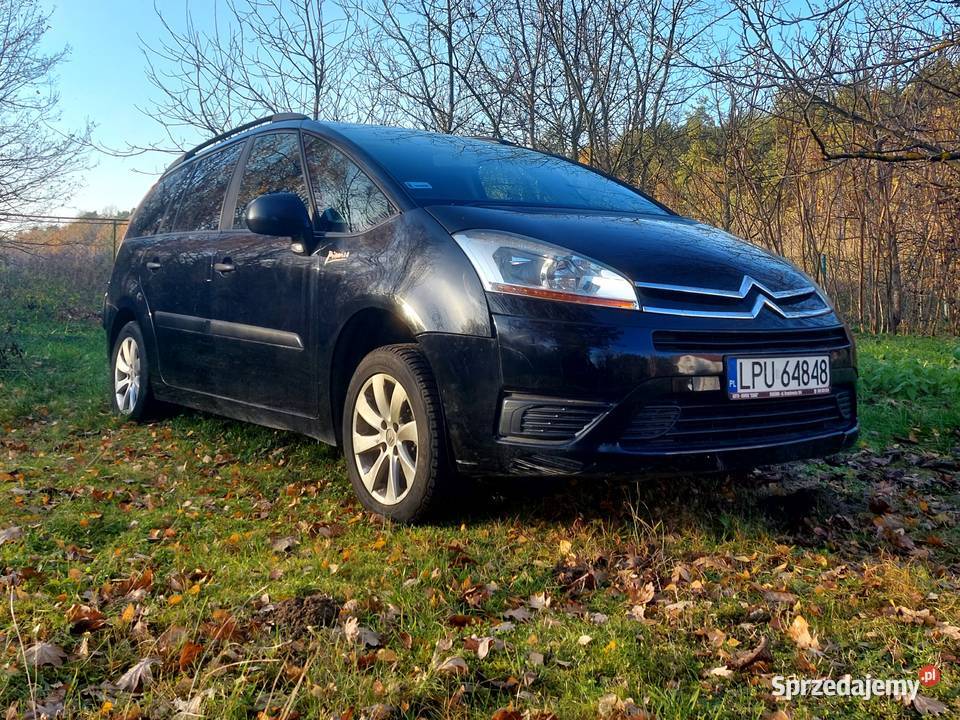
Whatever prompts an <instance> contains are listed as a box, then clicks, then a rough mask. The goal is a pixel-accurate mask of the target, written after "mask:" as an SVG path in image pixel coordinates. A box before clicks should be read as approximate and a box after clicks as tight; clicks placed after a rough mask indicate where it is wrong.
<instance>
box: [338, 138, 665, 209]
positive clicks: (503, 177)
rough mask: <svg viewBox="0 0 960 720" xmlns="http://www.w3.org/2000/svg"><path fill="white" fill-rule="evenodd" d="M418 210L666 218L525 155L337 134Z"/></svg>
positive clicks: (599, 178)
mask: <svg viewBox="0 0 960 720" xmlns="http://www.w3.org/2000/svg"><path fill="white" fill-rule="evenodd" d="M337 129H338V130H340V131H341V132H342V133H343V134H344V135H346V136H347V137H349V138H350V139H351V140H354V141H355V142H356V143H357V144H358V145H360V146H361V147H362V148H363V149H364V150H366V151H367V152H369V153H370V154H371V155H372V156H373V158H374V159H375V160H377V161H378V162H379V163H380V164H382V165H383V167H384V168H385V169H386V170H387V172H389V173H390V174H391V175H392V176H393V177H394V178H395V179H396V180H397V181H398V182H400V183H401V184H403V186H404V187H405V188H406V189H407V191H408V192H409V193H410V195H412V196H413V197H414V199H416V200H417V202H419V203H420V204H422V205H431V204H490V205H524V206H535V207H563V208H575V209H582V210H608V211H609V210H612V211H616V212H631V213H655V214H658V215H665V214H667V212H666V211H665V210H664V209H663V208H661V207H660V206H658V205H657V204H656V203H654V202H652V201H651V200H649V199H647V198H645V197H644V196H643V195H641V194H639V193H638V192H635V191H634V190H632V189H630V188H628V187H626V186H624V185H621V184H619V183H617V182H614V181H613V180H609V179H607V178H605V177H604V176H603V175H600V174H598V173H595V172H592V171H590V170H588V169H587V168H584V167H581V166H579V165H576V164H575V163H571V162H567V161H566V160H563V159H560V158H556V157H553V156H551V155H545V154H543V153H538V152H534V151H532V150H528V149H526V148H521V147H516V146H512V145H505V144H501V143H497V142H490V141H486V140H476V139H472V138H463V137H457V136H454V135H436V134H428V133H422V132H418V131H413V130H403V129H400V128H382V127H371V126H360V125H355V126H342V127H338V128H337Z"/></svg>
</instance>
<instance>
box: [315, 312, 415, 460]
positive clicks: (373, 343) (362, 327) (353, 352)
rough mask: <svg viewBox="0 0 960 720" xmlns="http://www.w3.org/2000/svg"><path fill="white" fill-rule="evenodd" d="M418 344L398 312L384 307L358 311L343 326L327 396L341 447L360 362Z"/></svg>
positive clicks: (336, 347)
mask: <svg viewBox="0 0 960 720" xmlns="http://www.w3.org/2000/svg"><path fill="white" fill-rule="evenodd" d="M416 342H417V337H416V333H415V330H414V328H412V327H411V326H410V324H409V323H408V322H407V321H406V320H405V319H404V318H403V316H401V315H400V314H399V313H398V312H396V311H394V310H391V309H388V308H384V307H379V306H371V307H366V308H363V309H361V310H358V311H357V312H355V313H354V314H353V315H351V316H350V318H349V319H348V320H347V321H346V322H345V323H344V324H343V326H342V327H341V328H340V331H339V333H337V339H336V343H335V344H334V349H333V353H332V355H331V362H330V375H329V388H328V395H327V397H328V399H329V406H330V420H331V425H332V429H333V435H334V438H335V440H336V443H337V445H341V443H342V441H343V438H342V433H341V425H342V420H343V404H344V401H345V400H346V396H347V387H348V386H349V385H350V380H351V378H352V377H353V373H354V371H355V370H356V369H357V366H359V365H360V361H361V360H363V358H365V357H366V356H367V355H368V354H369V353H371V352H373V351H374V350H376V349H377V348H380V347H384V346H385V345H393V344H396V343H416Z"/></svg>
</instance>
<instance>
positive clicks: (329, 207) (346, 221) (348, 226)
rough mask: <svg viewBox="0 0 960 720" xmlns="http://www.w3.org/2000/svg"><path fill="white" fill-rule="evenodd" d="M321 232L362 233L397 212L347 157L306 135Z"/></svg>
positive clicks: (318, 223)
mask: <svg viewBox="0 0 960 720" xmlns="http://www.w3.org/2000/svg"><path fill="white" fill-rule="evenodd" d="M303 147H304V150H305V151H306V159H307V169H308V170H309V173H310V186H311V188H312V189H313V197H314V199H315V200H316V204H317V211H318V212H319V213H320V215H319V217H318V219H317V229H318V230H321V231H326V232H345V233H361V232H363V231H364V230H369V229H370V228H372V227H373V226H374V225H379V224H380V223H382V222H383V221H384V220H386V219H387V218H388V217H390V216H391V215H393V214H394V213H395V212H396V211H395V210H394V208H393V206H392V205H391V204H390V201H389V200H387V198H386V196H384V194H383V193H382V192H380V189H379V188H378V187H377V186H376V185H375V184H374V183H373V181H372V180H371V179H370V178H368V177H367V176H366V174H364V172H363V171H362V170H361V169H360V168H358V167H357V166H356V164H354V163H353V161H351V160H350V159H349V158H348V157H347V156H346V155H344V154H343V153H342V152H340V151H339V150H337V149H336V148H335V147H333V146H332V145H330V143H328V142H326V141H324V140H321V139H320V138H318V137H316V136H315V135H309V134H304V136H303Z"/></svg>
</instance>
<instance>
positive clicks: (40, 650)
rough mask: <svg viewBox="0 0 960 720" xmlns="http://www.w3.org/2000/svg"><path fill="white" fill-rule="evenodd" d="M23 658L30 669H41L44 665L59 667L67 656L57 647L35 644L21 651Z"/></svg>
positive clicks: (42, 643) (50, 644)
mask: <svg viewBox="0 0 960 720" xmlns="http://www.w3.org/2000/svg"><path fill="white" fill-rule="evenodd" d="M23 657H24V660H25V662H26V663H27V665H29V666H31V667H43V666H44V665H52V666H53V667H60V666H61V665H63V661H64V660H66V658H67V654H66V653H65V652H64V651H63V648H61V647H60V646H59V645H54V644H53V643H48V642H36V643H34V644H33V645H31V646H30V647H28V648H27V649H26V650H24V651H23Z"/></svg>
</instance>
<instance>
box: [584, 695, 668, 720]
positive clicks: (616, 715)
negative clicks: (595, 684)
mask: <svg viewBox="0 0 960 720" xmlns="http://www.w3.org/2000/svg"><path fill="white" fill-rule="evenodd" d="M597 711H598V712H599V714H600V717H601V718H604V719H606V718H609V719H610V720H621V718H631V719H632V720H654V715H653V713H649V712H647V711H646V710H644V709H643V708H640V707H638V706H637V705H636V703H634V702H633V698H627V699H625V700H621V699H620V698H618V697H617V696H616V695H614V694H613V693H609V694H607V695H604V696H602V697H601V698H600V701H599V702H598V704H597Z"/></svg>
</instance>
